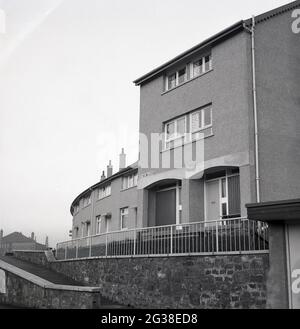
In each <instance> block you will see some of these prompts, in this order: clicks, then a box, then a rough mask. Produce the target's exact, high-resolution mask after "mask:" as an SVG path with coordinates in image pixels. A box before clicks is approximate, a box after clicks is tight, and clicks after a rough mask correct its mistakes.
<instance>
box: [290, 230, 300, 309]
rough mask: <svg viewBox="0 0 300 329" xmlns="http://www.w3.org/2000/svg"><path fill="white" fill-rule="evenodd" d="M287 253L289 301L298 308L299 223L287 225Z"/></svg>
mask: <svg viewBox="0 0 300 329" xmlns="http://www.w3.org/2000/svg"><path fill="white" fill-rule="evenodd" d="M288 234H289V249H290V250H289V253H290V274H291V285H292V287H291V291H292V293H291V302H292V308H293V309H300V224H296V225H289V226H288Z"/></svg>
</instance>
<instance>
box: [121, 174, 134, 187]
mask: <svg viewBox="0 0 300 329" xmlns="http://www.w3.org/2000/svg"><path fill="white" fill-rule="evenodd" d="M137 180H138V174H137V173H135V174H131V175H127V176H123V177H122V191H125V190H129V189H131V188H133V187H136V186H137ZM130 182H131V184H129V183H130Z"/></svg>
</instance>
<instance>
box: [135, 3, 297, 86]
mask: <svg viewBox="0 0 300 329" xmlns="http://www.w3.org/2000/svg"><path fill="white" fill-rule="evenodd" d="M299 6H300V0H297V1H293V2H290V3H288V4H286V5H283V6H281V7H278V8H275V9H273V10H270V11H268V12H266V13H263V14H261V15H258V16H256V17H255V22H256V24H258V23H261V22H263V21H266V20H267V19H271V18H273V17H274V16H277V15H280V14H283V13H285V12H287V11H290V10H293V9H295V8H298V7H299ZM251 24H252V19H247V20H241V21H239V22H237V23H235V24H234V25H232V26H230V27H228V28H226V29H224V30H223V31H221V32H219V33H217V34H215V35H214V36H212V37H210V38H208V39H206V40H204V41H203V42H201V43H199V44H197V45H196V46H194V47H193V48H191V49H189V50H187V51H185V52H183V53H181V54H180V55H178V56H176V57H175V58H173V59H171V60H170V61H168V62H166V63H165V64H163V65H161V66H159V67H157V68H156V69H154V70H152V71H150V72H149V73H147V74H145V75H143V76H141V77H140V78H138V79H136V80H135V81H134V82H133V83H134V84H135V85H136V86H138V85H141V84H143V83H144V82H146V81H148V80H150V79H152V78H154V77H156V76H157V75H159V74H160V73H162V72H163V71H165V70H167V69H168V68H170V67H171V66H173V65H175V64H177V63H179V62H180V61H182V60H183V59H185V58H187V57H189V56H191V55H193V54H194V53H196V52H198V51H200V50H202V49H204V48H207V47H211V46H213V45H215V44H217V43H220V42H222V41H224V40H227V39H229V38H231V37H232V36H234V35H235V34H237V33H239V32H241V31H243V30H244V28H245V25H247V26H249V25H250V26H251Z"/></svg>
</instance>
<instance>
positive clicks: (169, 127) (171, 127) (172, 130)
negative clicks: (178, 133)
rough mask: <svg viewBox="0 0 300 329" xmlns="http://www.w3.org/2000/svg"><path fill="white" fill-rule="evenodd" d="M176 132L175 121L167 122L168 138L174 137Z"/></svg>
mask: <svg viewBox="0 0 300 329" xmlns="http://www.w3.org/2000/svg"><path fill="white" fill-rule="evenodd" d="M174 133H175V122H171V123H168V124H167V139H170V138H173V137H174Z"/></svg>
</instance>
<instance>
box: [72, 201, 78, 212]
mask: <svg viewBox="0 0 300 329" xmlns="http://www.w3.org/2000/svg"><path fill="white" fill-rule="evenodd" d="M73 209H74V214H77V213H78V212H79V203H76V204H75V205H74V208H73Z"/></svg>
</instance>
